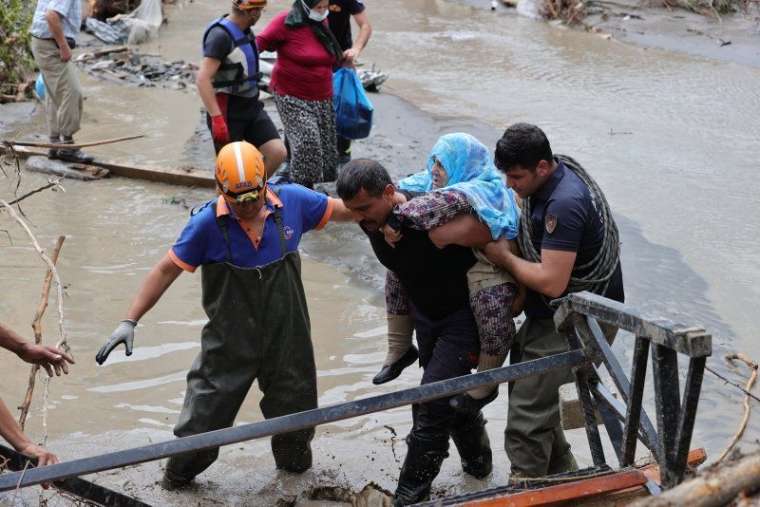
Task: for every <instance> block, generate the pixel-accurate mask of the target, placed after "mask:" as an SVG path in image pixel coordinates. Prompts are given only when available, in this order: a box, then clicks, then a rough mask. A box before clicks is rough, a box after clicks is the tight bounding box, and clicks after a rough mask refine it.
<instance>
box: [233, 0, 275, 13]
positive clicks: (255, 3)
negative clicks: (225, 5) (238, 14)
mask: <svg viewBox="0 0 760 507" xmlns="http://www.w3.org/2000/svg"><path fill="white" fill-rule="evenodd" d="M232 5H234V6H235V7H237V8H238V9H240V10H241V11H247V10H249V9H263V8H264V7H266V6H267V2H266V0H232Z"/></svg>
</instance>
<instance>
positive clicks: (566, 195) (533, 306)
mask: <svg viewBox="0 0 760 507" xmlns="http://www.w3.org/2000/svg"><path fill="white" fill-rule="evenodd" d="M530 204H531V216H530V219H531V229H532V232H533V238H532V239H533V247H534V248H535V249H536V251H538V252H541V250H542V249H546V250H563V251H568V252H577V254H578V255H577V257H576V258H575V266H582V265H584V264H587V263H588V262H590V261H591V260H592V259H593V258H594V256H596V254H597V253H598V252H599V249H600V248H601V246H602V241H603V239H604V224H603V223H602V217H601V214H600V210H599V209H597V207H596V203H595V202H594V199H593V198H592V196H591V192H590V191H589V189H588V187H587V186H586V184H585V183H583V181H582V180H581V179H580V178H579V177H578V176H577V175H576V174H575V173H574V172H573V171H571V170H570V169H568V168H567V167H566V166H565V164H563V163H562V162H559V165H558V166H557V169H556V170H555V171H554V173H553V174H552V176H551V177H550V178H549V180H547V182H546V183H544V185H543V186H542V187H541V188H540V189H539V190H538V191H537V192H536V193H535V194H533V195H532V196H531V197H530ZM577 274H579V275H583V274H584V273H577ZM605 296H606V297H608V298H611V299H614V300H616V301H623V299H624V293H623V273H622V271H621V269H620V264H618V267H617V269H616V270H615V273H614V274H613V275H612V278H611V279H610V284H609V286H608V288H607V292H606V293H605ZM547 303H548V300H547V298H546V297H544V296H543V295H541V294H539V293H538V292H535V291H533V290H530V289H528V291H527V297H526V300H525V314H526V315H527V316H528V317H532V318H538V319H543V318H549V317H551V316H552V315H554V309H552V308H551V307H550V306H549V305H548V304H547Z"/></svg>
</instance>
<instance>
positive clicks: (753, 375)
mask: <svg viewBox="0 0 760 507" xmlns="http://www.w3.org/2000/svg"><path fill="white" fill-rule="evenodd" d="M726 361H728V362H729V363H731V364H733V362H734V361H741V362H742V363H744V364H745V365H746V366H747V367H748V368H749V369H750V376H749V379H747V384H746V385H745V386H744V390H745V391H746V392H747V393H749V392H750V390H751V389H752V387H753V386H754V385H755V381H756V380H757V369H758V365H757V363H756V362H755V361H753V360H752V359H751V358H750V357H748V356H747V355H746V354H743V353H741V352H740V353H738V354H728V355H727V356H726ZM749 400H750V397H749V396H748V395H745V396H744V415H743V416H742V420H741V422H740V423H739V429H738V430H736V433H735V434H734V437H733V438H732V439H731V443H730V444H728V447H726V450H725V451H723V454H721V455H720V457H719V458H718V459H717V460H715V463H720V462H721V461H723V460H724V459H725V458H726V456H728V455H729V453H730V452H731V450H732V449H733V448H734V446H736V444H737V443H738V442H739V440H741V438H742V435H744V430H745V429H747V423H748V422H749V415H750V412H751V410H752V407H751V405H750V403H749Z"/></svg>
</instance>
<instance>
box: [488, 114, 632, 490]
mask: <svg viewBox="0 0 760 507" xmlns="http://www.w3.org/2000/svg"><path fill="white" fill-rule="evenodd" d="M495 163H496V167H497V168H499V170H501V171H502V172H504V173H505V174H506V175H507V184H508V185H509V186H510V187H511V188H512V189H514V191H515V192H517V194H518V195H519V196H520V197H521V198H522V199H523V200H524V202H523V211H524V213H523V217H522V220H523V227H521V237H520V246H521V250H522V251H523V255H524V256H525V257H526V258H520V257H517V256H515V255H514V254H513V253H512V252H510V250H509V247H508V245H507V244H506V242H505V241H499V242H493V243H489V245H487V246H486V255H487V256H488V258H489V259H490V260H491V261H492V262H494V263H495V264H497V265H500V266H502V267H503V268H504V269H506V270H507V271H509V272H510V273H511V274H512V275H513V276H514V277H515V278H516V279H517V281H518V282H519V283H521V284H523V285H525V286H526V287H527V289H528V293H527V299H526V303H525V315H526V319H525V322H524V323H523V325H522V326H521V328H520V330H519V332H518V334H517V336H516V338H515V342H514V344H513V346H512V350H511V356H510V357H511V362H512V364H515V363H519V362H523V361H529V360H533V359H538V358H541V357H545V356H548V355H551V354H557V353H560V352H564V351H566V350H567V348H568V344H567V342H566V340H565V337H564V336H562V335H561V334H559V333H558V332H557V331H556V329H555V327H554V321H553V319H552V316H553V314H554V310H553V309H552V308H551V307H550V306H549V304H548V303H549V301H551V300H552V299H555V298H558V297H561V296H563V295H565V294H567V293H568V292H576V291H580V290H591V291H593V292H596V293H598V294H601V295H603V296H605V297H608V298H611V299H615V300H617V301H623V299H624V293H623V275H622V271H621V268H620V258H619V244H618V241H617V228H616V227H615V224H614V221H613V220H612V216H611V214H610V213H609V208H608V207H607V204H606V200H605V199H604V196H603V195H602V194H601V191H600V190H598V186H596V185H595V184H593V186H594V187H595V188H596V190H594V191H592V190H590V189H589V184H588V183H589V182H591V183H593V180H591V178H590V176H588V174H587V173H586V172H585V171H584V170H583V168H581V167H580V165H579V164H578V163H577V162H575V161H574V160H572V159H570V158H569V157H565V156H561V155H558V156H554V155H553V154H552V149H551V146H550V145H549V140H548V139H547V138H546V135H545V134H544V133H543V131H542V130H541V129H539V128H538V127H536V126H535V125H529V124H526V123H518V124H515V125H512V126H511V127H509V128H508V129H507V130H506V132H504V135H503V136H502V138H501V139H499V141H498V143H497V144H496V154H495ZM584 179H585V180H586V181H584ZM526 221H527V223H525V222H526ZM605 222H606V223H605ZM526 229H527V230H529V231H531V232H530V233H529V234H527V237H526V234H525V231H526ZM526 250H532V251H533V253H534V255H535V256H534V257H533V259H532V260H533V262H532V261H531V260H530V259H531V255H530V254H526ZM600 252H603V253H604V254H605V255H599V253H600ZM571 277H572V278H571ZM603 330H604V331H605V334H606V335H607V338H608V340H612V338H614V334H615V331H616V330H615V329H604V328H603ZM572 381H573V377H572V374H571V371H570V370H569V369H566V370H556V371H554V372H551V373H546V374H543V375H538V376H533V377H528V378H526V379H522V380H518V381H516V382H513V383H512V385H511V386H510V392H509V412H508V414H507V429H506V432H505V439H504V447H505V448H506V451H507V455H508V457H509V460H510V462H511V468H512V474H513V475H520V476H528V477H540V476H544V475H549V474H555V473H560V472H564V471H569V470H574V469H576V468H577V465H576V463H575V458H574V457H573V454H572V453H571V452H570V444H568V443H567V440H566V439H565V436H564V434H563V432H562V428H561V426H560V419H559V396H558V393H557V390H558V388H559V386H560V385H562V384H565V383H568V382H572Z"/></svg>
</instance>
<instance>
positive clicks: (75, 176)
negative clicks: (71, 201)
mask: <svg viewBox="0 0 760 507" xmlns="http://www.w3.org/2000/svg"><path fill="white" fill-rule="evenodd" d="M26 170H27V171H32V172H35V173H43V174H51V175H53V176H57V177H59V178H68V179H71V180H79V181H94V180H99V179H102V178H105V177H106V176H108V175H109V174H110V173H109V171H108V170H107V169H103V168H101V167H96V166H92V165H84V164H74V163H68V162H61V161H60V160H52V159H48V158H47V157H41V156H34V157H29V158H28V159H27V160H26Z"/></svg>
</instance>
